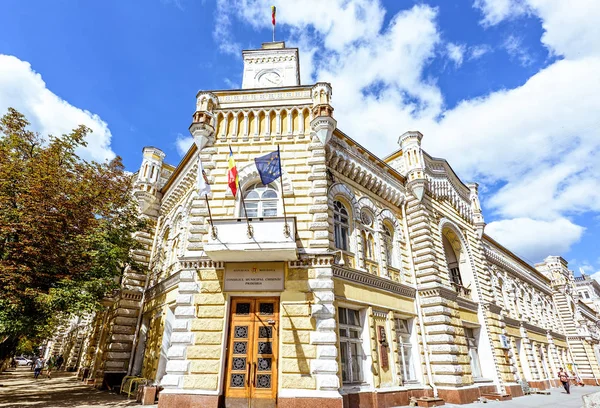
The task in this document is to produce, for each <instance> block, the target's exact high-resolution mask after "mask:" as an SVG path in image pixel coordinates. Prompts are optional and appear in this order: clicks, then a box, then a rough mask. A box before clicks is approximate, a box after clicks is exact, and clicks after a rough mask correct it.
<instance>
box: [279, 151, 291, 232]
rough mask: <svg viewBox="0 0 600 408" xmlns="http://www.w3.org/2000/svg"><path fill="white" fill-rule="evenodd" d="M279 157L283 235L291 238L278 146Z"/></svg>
mask: <svg viewBox="0 0 600 408" xmlns="http://www.w3.org/2000/svg"><path fill="white" fill-rule="evenodd" d="M277 156H278V157H279V160H278V163H279V181H280V182H281V201H282V203H283V222H284V226H283V235H284V236H285V237H286V238H289V237H290V226H289V225H288V222H287V213H286V211H285V194H284V191H283V172H282V171H281V153H280V151H279V145H277Z"/></svg>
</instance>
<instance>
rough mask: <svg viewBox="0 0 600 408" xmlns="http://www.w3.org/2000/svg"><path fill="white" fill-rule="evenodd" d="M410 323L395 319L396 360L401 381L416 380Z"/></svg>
mask: <svg viewBox="0 0 600 408" xmlns="http://www.w3.org/2000/svg"><path fill="white" fill-rule="evenodd" d="M410 329H411V323H410V321H409V320H403V319H396V334H397V336H398V339H397V340H398V354H399V356H398V361H399V362H400V375H401V376H402V382H403V383H404V384H405V383H410V382H416V381H417V377H416V375H415V362H414V359H413V352H412V343H411V342H410V334H411V330H410Z"/></svg>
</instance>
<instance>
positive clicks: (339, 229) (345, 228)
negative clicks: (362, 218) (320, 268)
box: [333, 200, 350, 251]
mask: <svg viewBox="0 0 600 408" xmlns="http://www.w3.org/2000/svg"><path fill="white" fill-rule="evenodd" d="M349 219H350V217H349V216H348V210H346V207H345V206H344V204H342V203H341V202H340V201H338V200H336V201H334V202H333V238H334V241H335V247H336V248H338V249H341V250H343V251H348V250H349V247H350V245H349V244H348V236H349V230H350V223H349Z"/></svg>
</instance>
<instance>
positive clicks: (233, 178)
mask: <svg viewBox="0 0 600 408" xmlns="http://www.w3.org/2000/svg"><path fill="white" fill-rule="evenodd" d="M227 184H228V185H229V188H230V189H231V194H233V196H234V197H235V195H236V193H237V189H238V171H237V167H236V166H235V159H234V158H233V151H231V146H229V159H228V169H227Z"/></svg>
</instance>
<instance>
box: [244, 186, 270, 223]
mask: <svg viewBox="0 0 600 408" xmlns="http://www.w3.org/2000/svg"><path fill="white" fill-rule="evenodd" d="M244 201H245V203H246V211H247V212H248V217H249V218H256V217H277V203H278V201H279V198H278V194H277V190H276V189H275V188H274V187H273V184H269V185H268V186H265V185H263V184H261V183H256V184H253V185H251V186H250V187H248V188H247V189H246V191H245V195H244ZM240 212H241V214H240V215H243V214H244V208H243V207H241V206H240Z"/></svg>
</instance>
